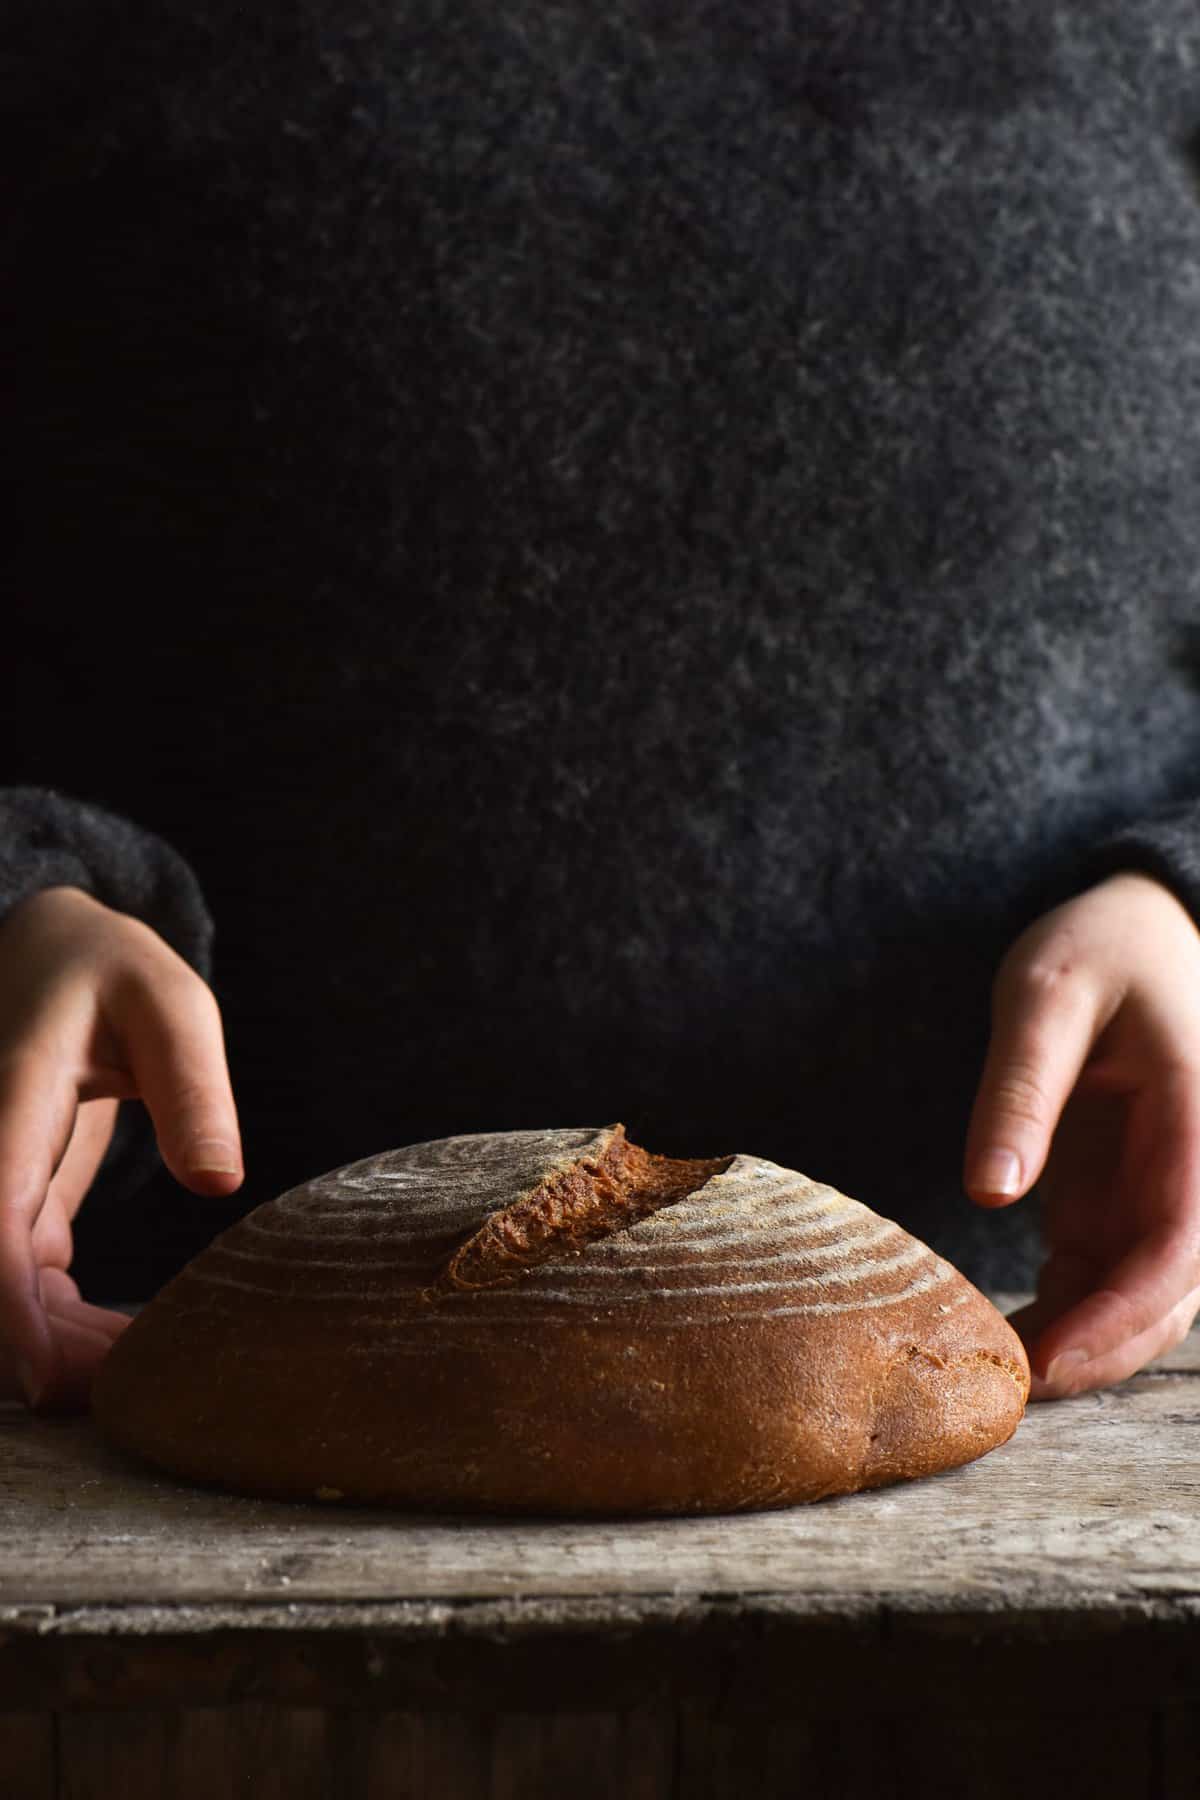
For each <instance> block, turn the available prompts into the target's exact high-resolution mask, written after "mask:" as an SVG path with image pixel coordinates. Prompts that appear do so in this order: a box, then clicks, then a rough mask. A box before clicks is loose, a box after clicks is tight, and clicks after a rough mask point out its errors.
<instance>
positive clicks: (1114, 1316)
mask: <svg viewBox="0 0 1200 1800" xmlns="http://www.w3.org/2000/svg"><path fill="white" fill-rule="evenodd" d="M992 999H993V1013H992V1039H991V1044H990V1047H989V1050H988V1055H987V1060H986V1063H985V1066H984V1070H983V1075H982V1078H981V1081H980V1086H979V1092H978V1094H977V1096H976V1100H975V1106H974V1110H973V1112H972V1116H971V1123H970V1129H969V1131H968V1134H967V1148H966V1158H965V1174H964V1179H965V1182H966V1188H967V1192H968V1193H969V1194H970V1196H971V1198H972V1199H973V1200H975V1201H976V1202H978V1203H979V1204H980V1205H983V1206H1008V1205H1011V1204H1012V1202H1013V1200H1015V1199H1017V1198H1018V1197H1019V1196H1020V1195H1021V1194H1024V1193H1026V1192H1027V1191H1028V1190H1029V1188H1031V1187H1032V1186H1033V1184H1034V1182H1035V1181H1037V1180H1038V1178H1039V1176H1042V1177H1043V1179H1042V1183H1041V1187H1042V1193H1043V1195H1044V1198H1045V1236H1046V1249H1047V1255H1046V1260H1045V1262H1044V1264H1043V1266H1042V1269H1041V1273H1040V1276H1039V1279H1038V1287H1037V1298H1036V1299H1035V1300H1034V1301H1033V1302H1032V1304H1030V1305H1028V1306H1023V1307H1021V1308H1020V1309H1019V1310H1018V1311H1017V1312H1016V1313H1014V1314H1013V1316H1012V1320H1011V1323H1012V1324H1013V1325H1014V1327H1015V1328H1016V1330H1017V1331H1018V1333H1019V1334H1020V1336H1021V1338H1022V1339H1023V1341H1024V1343H1025V1346H1026V1348H1027V1350H1028V1352H1029V1359H1030V1365H1031V1367H1032V1370H1033V1375H1034V1380H1033V1388H1032V1398H1033V1399H1035V1400H1046V1399H1061V1398H1064V1397H1065V1396H1067V1395H1070V1394H1079V1393H1084V1392H1086V1391H1087V1390H1088V1389H1090V1388H1099V1387H1106V1386H1108V1385H1110V1384H1111V1383H1112V1382H1116V1381H1122V1380H1124V1379H1125V1377H1126V1376H1129V1375H1132V1374H1134V1373H1135V1371H1136V1370H1138V1369H1140V1368H1142V1367H1143V1366H1144V1365H1145V1364H1146V1363H1148V1362H1150V1361H1151V1360H1152V1358H1154V1357H1156V1356H1159V1355H1161V1354H1162V1352H1163V1351H1165V1350H1169V1349H1171V1348H1172V1347H1173V1346H1174V1345H1175V1344H1178V1343H1179V1341H1180V1340H1181V1338H1183V1337H1184V1336H1185V1335H1186V1333H1187V1332H1188V1330H1189V1329H1190V1327H1191V1324H1192V1321H1193V1320H1194V1319H1195V1317H1196V1314H1197V1311H1200V932H1198V931H1197V929H1196V927H1195V925H1194V924H1193V922H1192V919H1191V917H1190V915H1189V914H1188V913H1187V912H1186V911H1185V909H1184V907H1183V906H1182V905H1181V904H1180V902H1179V901H1178V900H1176V899H1175V898H1174V896H1173V895H1172V894H1171V893H1170V892H1169V891H1168V890H1167V889H1166V888H1165V887H1163V886H1161V885H1160V884H1159V883H1158V882H1156V881H1154V880H1152V879H1151V878H1150V877H1149V876H1145V875H1138V874H1132V873H1130V874H1121V875H1114V876H1112V877H1111V878H1110V879H1108V880H1106V881H1102V882H1100V883H1099V885H1098V886H1096V887H1093V888H1090V889H1089V890H1088V891H1087V892H1086V893H1084V894H1081V895H1080V896H1079V897H1078V898H1077V899H1074V900H1070V901H1068V902H1067V903H1066V904H1065V905H1063V906H1059V907H1056V908H1055V909H1054V911H1053V912H1049V913H1047V914H1046V915H1045V916H1044V917H1043V918H1041V919H1039V920H1037V921H1036V922H1035V923H1034V924H1033V925H1032V926H1030V928H1029V929H1028V930H1027V931H1026V932H1024V933H1023V934H1022V936H1021V937H1019V938H1018V939H1017V941H1016V943H1015V944H1013V946H1012V948H1011V949H1010V950H1009V952H1008V954H1007V956H1006V957H1005V958H1004V960H1003V962H1002V963H1001V965H1000V968H999V970H998V972H997V976H996V981H995V985H994V988H993V995H992ZM1043 1169H1044V1175H1043Z"/></svg>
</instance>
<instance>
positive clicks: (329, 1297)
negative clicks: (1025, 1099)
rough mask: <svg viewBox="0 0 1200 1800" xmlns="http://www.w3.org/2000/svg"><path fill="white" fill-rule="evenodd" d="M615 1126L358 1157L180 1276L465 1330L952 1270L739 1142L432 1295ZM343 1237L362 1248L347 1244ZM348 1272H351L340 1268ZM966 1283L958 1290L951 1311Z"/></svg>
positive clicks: (240, 1230) (866, 1294)
mask: <svg viewBox="0 0 1200 1800" xmlns="http://www.w3.org/2000/svg"><path fill="white" fill-rule="evenodd" d="M612 1129H613V1128H607V1129H606V1130H602V1131H589V1130H578V1131H558V1132H526V1133H497V1134H492V1135H491V1136H488V1137H484V1138H482V1139H479V1138H464V1139H453V1138H452V1139H442V1140H435V1141H434V1142H433V1143H431V1144H425V1145H416V1146H413V1147H411V1149H410V1150H403V1151H388V1152H385V1153H383V1154H382V1155H381V1156H379V1157H375V1158H367V1159H364V1161H362V1162H360V1163H355V1164H351V1165H349V1167H348V1169H346V1170H341V1171H334V1172H333V1173H331V1174H329V1175H323V1176H319V1177H317V1178H315V1179H314V1180H313V1181H310V1182H308V1183H305V1184H304V1185H303V1186H302V1187H300V1188H297V1189H293V1190H292V1191H291V1192H290V1193H287V1194H284V1195H282V1196H280V1198H279V1199H278V1200H276V1201H273V1202H271V1203H270V1204H268V1205H267V1206H265V1207H260V1208H258V1209H257V1212H256V1214H254V1215H251V1216H250V1217H249V1218H248V1219H245V1220H243V1221H242V1222H241V1223H240V1225H237V1226H235V1227H233V1228H232V1229H231V1230H230V1231H229V1232H227V1233H225V1234H223V1236H222V1237H221V1238H219V1239H217V1240H216V1241H215V1242H214V1243H213V1245H211V1246H210V1250H209V1253H208V1254H207V1256H206V1257H205V1259H204V1266H203V1268H202V1269H194V1270H185V1271H184V1274H183V1276H181V1277H180V1278H179V1279H180V1280H181V1281H184V1282H187V1283H190V1284H192V1285H200V1286H205V1287H208V1288H211V1289H217V1290H220V1289H232V1290H241V1291H244V1292H250V1293H255V1294H258V1295H261V1296H266V1297H274V1298H277V1299H279V1300H280V1301H282V1302H291V1303H302V1304H305V1305H309V1304H312V1303H313V1302H315V1301H318V1300H319V1301H320V1302H321V1303H322V1304H325V1303H327V1302H339V1303H343V1304H346V1303H349V1304H351V1305H353V1306H354V1307H356V1308H357V1309H358V1310H357V1311H356V1312H354V1313H351V1314H349V1315H348V1323H349V1319H353V1322H354V1329H355V1330H356V1331H357V1330H359V1329H361V1328H363V1327H370V1328H380V1329H384V1330H387V1329H388V1328H390V1327H392V1328H394V1327H397V1326H400V1325H401V1324H403V1326H404V1327H405V1328H408V1327H410V1326H412V1325H414V1324H419V1325H421V1326H423V1327H426V1328H427V1331H432V1332H434V1333H439V1332H442V1333H445V1334H447V1337H448V1338H455V1337H457V1336H458V1334H459V1333H460V1331H461V1330H462V1329H464V1328H466V1327H467V1323H468V1318H469V1329H470V1330H472V1331H476V1330H478V1329H479V1328H481V1327H484V1328H490V1327H493V1326H495V1327H503V1326H506V1325H511V1324H519V1323H521V1322H522V1321H525V1322H528V1321H529V1320H530V1319H531V1318H534V1317H540V1318H544V1319H549V1318H550V1317H553V1316H554V1315H558V1316H560V1317H567V1316H571V1315H578V1314H579V1313H580V1311H581V1309H590V1311H591V1314H592V1316H593V1318H594V1319H595V1320H596V1321H597V1322H602V1321H603V1322H610V1323H613V1322H615V1323H619V1322H621V1320H623V1319H625V1320H627V1319H629V1318H631V1317H633V1316H634V1314H635V1313H636V1317H637V1322H638V1325H639V1327H644V1326H652V1327H653V1326H664V1327H672V1328H674V1327H681V1326H687V1327H688V1328H695V1327H698V1326H700V1327H703V1326H711V1325H713V1324H716V1323H721V1322H724V1323H730V1322H735V1321H738V1320H749V1319H752V1318H772V1317H782V1316H788V1315H802V1314H806V1313H811V1314H827V1313H840V1312H852V1311H855V1310H858V1309H862V1308H869V1309H875V1308H878V1307H885V1306H892V1305H899V1304H902V1303H904V1302H907V1301H909V1300H912V1299H914V1298H916V1297H918V1296H920V1295H923V1294H927V1293H928V1292H930V1290H932V1289H934V1288H937V1287H939V1286H941V1285H943V1284H944V1283H946V1282H947V1281H950V1280H951V1279H952V1278H953V1277H954V1274H955V1271H954V1270H953V1269H952V1268H951V1267H950V1266H949V1265H948V1264H946V1263H945V1262H943V1261H941V1259H940V1258H938V1257H937V1256H936V1255H935V1253H934V1252H933V1251H932V1250H930V1249H929V1248H928V1246H927V1245H925V1244H923V1243H921V1242H920V1241H919V1240H917V1239H914V1238H911V1237H910V1236H909V1235H908V1234H907V1233H906V1232H904V1231H902V1230H901V1228H900V1227H898V1226H896V1225H894V1224H893V1223H892V1222H891V1221H887V1220H883V1219H881V1218H880V1217H879V1216H878V1215H877V1214H875V1213H874V1212H872V1211H870V1209H868V1208H867V1207H864V1206H862V1205H860V1204H859V1203H858V1202H857V1201H854V1200H850V1199H848V1198H847V1197H846V1196H845V1195H843V1194H840V1193H838V1192H837V1190H836V1189H833V1188H830V1187H826V1186H824V1185H823V1184H821V1183H819V1182H815V1181H812V1180H811V1179H810V1178H809V1177H807V1176H803V1175H800V1174H798V1173H796V1172H794V1171H792V1170H787V1169H782V1168H780V1167H778V1165H776V1164H774V1163H770V1162H767V1161H765V1160H764V1159H762V1158H758V1157H750V1156H737V1157H734V1158H733V1159H732V1161H731V1163H730V1165H729V1167H728V1168H727V1169H725V1170H724V1171H723V1172H722V1173H720V1174H717V1175H714V1176H712V1177H710V1178H709V1179H708V1180H706V1181H705V1182H704V1183H703V1184H702V1185H701V1186H699V1187H697V1188H696V1189H695V1190H694V1191H693V1192H691V1193H688V1194H687V1195H686V1196H685V1197H683V1198H681V1199H679V1200H678V1201H676V1202H675V1203H674V1204H671V1205H669V1206H665V1207H663V1208H662V1209H661V1210H659V1211H657V1212H654V1213H651V1214H650V1215H649V1216H646V1217H642V1218H640V1219H638V1220H636V1222H634V1223H631V1224H629V1225H627V1226H624V1227H622V1228H621V1229H618V1230H615V1231H614V1232H612V1234H611V1235H609V1236H608V1237H605V1238H602V1239H598V1240H596V1241H594V1242H591V1243H589V1244H588V1245H587V1246H586V1248H585V1249H583V1250H580V1251H576V1252H573V1253H570V1254H562V1255H557V1256H555V1257H553V1258H551V1259H550V1260H548V1261H546V1262H544V1263H542V1264H540V1265H539V1266H537V1267H535V1268H531V1269H529V1270H526V1271H525V1272H523V1273H522V1275H521V1277H520V1280H519V1282H518V1283H517V1284H516V1285H515V1286H513V1285H510V1286H505V1287H500V1288H494V1289H484V1290H476V1291H473V1292H471V1293H470V1294H469V1295H465V1296H464V1295H459V1294H453V1293H452V1294H450V1295H448V1296H447V1295H443V1296H440V1297H439V1298H437V1299H436V1300H432V1301H431V1298H430V1294H429V1289H428V1284H429V1283H430V1281H431V1280H432V1279H433V1278H434V1276H435V1275H436V1272H437V1270H438V1268H439V1267H440V1265H441V1264H442V1263H443V1261H444V1259H445V1256H446V1254H447V1252H448V1250H449V1249H451V1248H452V1247H453V1246H454V1244H455V1241H456V1240H457V1239H461V1238H462V1237H463V1236H464V1235H466V1234H469V1233H471V1232H473V1231H475V1230H476V1229H477V1228H478V1227H479V1225H480V1223H481V1221H482V1220H484V1219H486V1218H487V1217H488V1216H489V1215H491V1214H493V1213H495V1212H497V1211H499V1210H500V1209H502V1208H506V1207H509V1206H512V1205H514V1204H515V1203H516V1202H517V1201H519V1200H521V1199H522V1198H524V1197H525V1196H527V1195H529V1194H530V1193H532V1192H533V1191H534V1190H536V1189H537V1188H538V1186H539V1184H540V1183H541V1182H542V1181H544V1180H545V1179H546V1178H547V1176H548V1175H550V1174H553V1173H555V1172H556V1171H558V1170H561V1169H564V1168H568V1167H570V1166H572V1165H573V1164H574V1163H576V1162H577V1161H578V1160H579V1159H580V1158H581V1157H584V1156H594V1155H597V1154H600V1153H602V1151H603V1149H604V1147H605V1146H606V1144H607V1143H608V1142H609V1141H610V1139H611V1135H612ZM510 1140H511V1142H510ZM433 1176H436V1185H431V1177H433ZM350 1244H358V1245H359V1246H360V1249H361V1255H358V1256H356V1255H352V1254H351V1255H347V1254H345V1253H344V1252H345V1249H346V1247H347V1246H349V1245H350ZM335 1246H336V1247H337V1249H336V1253H335V1254H334V1255H329V1254H327V1251H328V1250H330V1249H333V1248H334V1247H335ZM768 1270H769V1271H771V1276H770V1278H768V1277H767V1275H766V1271H768ZM251 1271H253V1275H251ZM758 1271H762V1272H763V1273H762V1274H761V1275H760V1274H759V1273H758ZM339 1273H341V1274H342V1275H343V1277H344V1276H346V1275H350V1276H357V1277H358V1278H359V1279H358V1280H357V1281H356V1282H354V1283H353V1284H352V1285H349V1286H347V1285H345V1284H344V1282H343V1283H341V1284H339V1283H338V1282H337V1280H336V1277H337V1275H338V1274H339ZM743 1276H748V1277H750V1278H749V1279H742V1278H739V1277H743ZM784 1296H786V1298H782V1297H784ZM214 1297H215V1296H214ZM966 1297H967V1290H965V1289H964V1290H963V1291H962V1292H961V1293H953V1294H952V1297H951V1299H950V1301H949V1302H948V1303H947V1305H946V1306H945V1307H943V1308H942V1309H941V1310H951V1309H952V1308H953V1307H955V1306H957V1305H959V1304H961V1303H962V1301H963V1300H964V1299H965V1298H966ZM775 1298H779V1299H780V1303H779V1304H774V1305H772V1304H766V1303H765V1302H768V1301H769V1300H771V1299H775ZM698 1301H699V1302H701V1303H702V1304H701V1305H700V1306H699V1307H697V1305H696V1304H695V1303H696V1302H698ZM464 1308H466V1310H465V1311H464ZM427 1331H424V1330H423V1331H421V1332H420V1333H419V1334H418V1335H419V1336H420V1337H421V1338H422V1339H424V1340H425V1341H428V1338H427Z"/></svg>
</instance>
